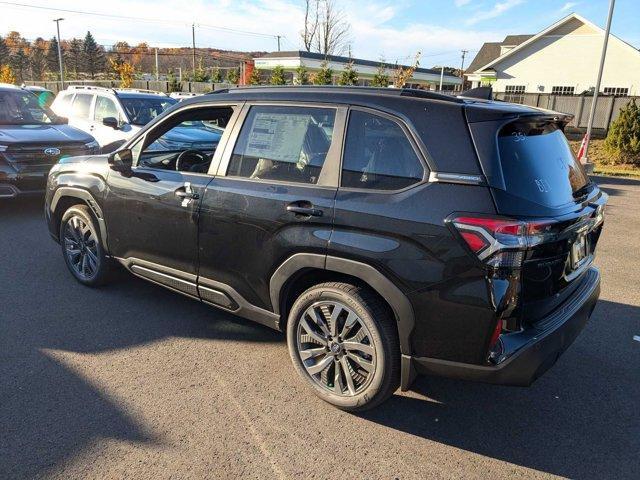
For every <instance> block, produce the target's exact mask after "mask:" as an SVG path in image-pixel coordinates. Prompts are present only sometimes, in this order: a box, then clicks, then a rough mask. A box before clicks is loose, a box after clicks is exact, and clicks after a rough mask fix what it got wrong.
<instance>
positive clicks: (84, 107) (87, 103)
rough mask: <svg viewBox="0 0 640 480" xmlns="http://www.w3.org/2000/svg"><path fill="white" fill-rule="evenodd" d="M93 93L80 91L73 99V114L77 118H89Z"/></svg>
mask: <svg viewBox="0 0 640 480" xmlns="http://www.w3.org/2000/svg"><path fill="white" fill-rule="evenodd" d="M91 100H93V95H89V94H86V93H78V94H77V95H76V98H75V99H74V100H73V106H72V108H71V116H72V117H75V118H89V108H90V107H91Z"/></svg>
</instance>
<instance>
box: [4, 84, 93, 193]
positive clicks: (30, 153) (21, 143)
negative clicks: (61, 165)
mask: <svg viewBox="0 0 640 480" xmlns="http://www.w3.org/2000/svg"><path fill="white" fill-rule="evenodd" d="M66 123H67V120H66V119H65V118H61V117H58V116H56V115H55V114H54V113H53V112H52V111H51V110H49V108H48V107H47V106H46V104H45V102H44V99H42V98H40V97H38V96H36V95H34V94H33V93H32V92H30V91H29V90H26V89H24V88H19V87H14V86H13V85H7V84H0V198H11V197H16V196H18V195H23V194H29V193H40V194H42V192H43V191H44V189H45V185H46V183H47V173H49V169H50V168H51V166H52V165H54V164H55V163H57V162H58V160H60V159H61V158H65V157H70V156H74V155H88V154H92V153H97V151H98V143H97V142H96V141H95V140H94V138H93V137H92V136H91V135H89V134H87V133H84V132H82V131H80V130H78V129H77V128H73V127H70V126H69V125H66Z"/></svg>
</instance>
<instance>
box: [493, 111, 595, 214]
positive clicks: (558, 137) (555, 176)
mask: <svg viewBox="0 0 640 480" xmlns="http://www.w3.org/2000/svg"><path fill="white" fill-rule="evenodd" d="M498 143H499V147H500V163H501V164H502V172H503V175H504V180H505V183H506V187H507V191H508V192H509V193H510V194H512V195H516V196H518V197H521V198H524V199H526V200H530V201H533V202H536V203H538V204H541V205H545V206H548V207H558V206H561V205H565V204H567V203H569V202H573V201H575V198H574V194H575V193H576V192H578V191H579V190H581V189H582V188H583V187H584V186H586V185H587V184H588V183H589V178H588V177H587V174H586V173H585V171H584V169H583V168H582V165H580V163H579V162H578V161H577V160H576V158H575V157H574V155H573V152H572V151H571V147H569V143H568V142H567V139H566V137H565V136H564V133H563V132H562V130H560V128H559V127H558V126H557V125H556V124H554V123H535V122H534V123H531V122H527V123H524V122H515V123H511V124H509V125H507V126H506V127H504V128H503V129H502V131H501V132H500V135H499V138H498Z"/></svg>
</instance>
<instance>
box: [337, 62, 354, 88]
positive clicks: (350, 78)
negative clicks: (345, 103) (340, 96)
mask: <svg viewBox="0 0 640 480" xmlns="http://www.w3.org/2000/svg"><path fill="white" fill-rule="evenodd" d="M358 80H359V78H358V72H357V71H356V70H355V69H354V68H353V60H352V61H350V62H349V63H347V66H346V67H345V69H344V70H343V71H342V73H341V74H340V78H338V85H343V86H348V85H357V84H358Z"/></svg>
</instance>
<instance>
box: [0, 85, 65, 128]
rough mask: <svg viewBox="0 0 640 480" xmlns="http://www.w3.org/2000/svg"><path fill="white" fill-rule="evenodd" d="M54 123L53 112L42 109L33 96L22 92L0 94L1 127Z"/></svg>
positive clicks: (36, 98)
mask: <svg viewBox="0 0 640 480" xmlns="http://www.w3.org/2000/svg"><path fill="white" fill-rule="evenodd" d="M55 121H56V116H55V115H54V114H53V112H51V111H50V110H49V109H44V108H42V107H41V106H40V102H39V101H38V97H36V96H35V95H33V94H31V93H29V92H23V91H15V92H7V91H4V92H0V124H1V125H42V124H48V123H55Z"/></svg>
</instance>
